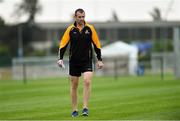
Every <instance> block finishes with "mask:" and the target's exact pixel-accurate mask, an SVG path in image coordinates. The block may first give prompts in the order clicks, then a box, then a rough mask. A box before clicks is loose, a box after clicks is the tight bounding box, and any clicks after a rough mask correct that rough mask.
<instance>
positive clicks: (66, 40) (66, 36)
mask: <svg viewBox="0 0 180 121" xmlns="http://www.w3.org/2000/svg"><path fill="white" fill-rule="evenodd" d="M71 28H72V27H71V26H70V27H68V28H67V29H66V31H65V33H64V35H63V37H62V39H61V41H60V43H59V52H58V61H57V63H58V65H59V66H60V67H63V68H64V67H65V66H64V64H63V56H64V53H65V51H66V48H67V46H68V43H69V40H70V37H69V32H70V30H71Z"/></svg>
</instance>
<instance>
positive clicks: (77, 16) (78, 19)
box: [75, 12, 85, 25]
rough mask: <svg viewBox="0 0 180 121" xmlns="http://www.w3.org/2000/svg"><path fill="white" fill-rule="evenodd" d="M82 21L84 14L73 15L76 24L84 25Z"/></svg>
mask: <svg viewBox="0 0 180 121" xmlns="http://www.w3.org/2000/svg"><path fill="white" fill-rule="evenodd" d="M84 19H85V13H84V12H83V13H80V12H77V13H76V15H75V20H76V22H77V24H80V25H82V24H83V23H84Z"/></svg>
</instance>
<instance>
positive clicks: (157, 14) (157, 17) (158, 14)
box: [150, 7, 162, 21]
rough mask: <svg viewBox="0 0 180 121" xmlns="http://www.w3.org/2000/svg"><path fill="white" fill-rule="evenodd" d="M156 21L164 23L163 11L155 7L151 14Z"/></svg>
mask: <svg viewBox="0 0 180 121" xmlns="http://www.w3.org/2000/svg"><path fill="white" fill-rule="evenodd" d="M150 15H151V16H152V18H153V20H154V21H162V17H161V11H160V9H159V8H157V7H155V8H154V9H153V11H152V12H150Z"/></svg>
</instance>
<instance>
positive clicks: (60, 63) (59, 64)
mask: <svg viewBox="0 0 180 121" xmlns="http://www.w3.org/2000/svg"><path fill="white" fill-rule="evenodd" d="M57 64H58V66H59V67H61V68H65V65H64V63H63V60H58V61H57Z"/></svg>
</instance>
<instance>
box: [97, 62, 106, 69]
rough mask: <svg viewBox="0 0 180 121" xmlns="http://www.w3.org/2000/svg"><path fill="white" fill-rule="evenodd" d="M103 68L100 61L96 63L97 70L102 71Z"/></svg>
mask: <svg viewBox="0 0 180 121" xmlns="http://www.w3.org/2000/svg"><path fill="white" fill-rule="evenodd" d="M103 66H104V64H103V62H102V61H97V68H98V69H102V67H103Z"/></svg>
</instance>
